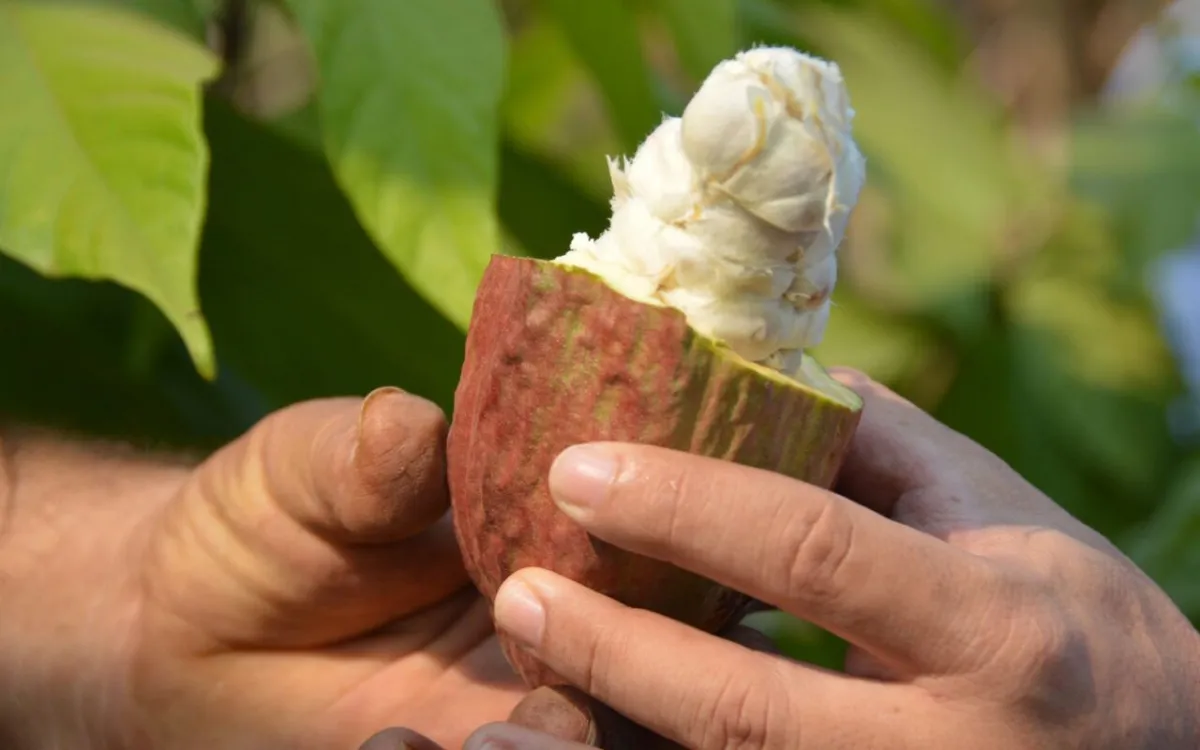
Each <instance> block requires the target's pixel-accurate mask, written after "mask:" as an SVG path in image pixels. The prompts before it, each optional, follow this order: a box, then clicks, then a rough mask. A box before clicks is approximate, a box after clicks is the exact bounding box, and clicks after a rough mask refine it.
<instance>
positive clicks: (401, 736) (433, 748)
mask: <svg viewBox="0 0 1200 750" xmlns="http://www.w3.org/2000/svg"><path fill="white" fill-rule="evenodd" d="M358 750H442V748H441V746H440V745H438V744H437V743H436V742H434V741H433V740H431V739H429V738H428V737H425V736H424V735H421V734H418V733H417V732H414V731H413V730H411V729H406V728H404V727H392V728H390V729H385V730H383V731H382V732H377V733H375V734H373V735H371V737H370V738H368V739H367V741H366V742H364V743H363V744H362V745H360V746H359V748H358Z"/></svg>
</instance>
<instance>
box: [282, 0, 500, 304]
mask: <svg viewBox="0 0 1200 750" xmlns="http://www.w3.org/2000/svg"><path fill="white" fill-rule="evenodd" d="M287 4H288V5H289V6H290V7H291V8H292V10H293V12H294V14H295V16H296V19H297V21H298V22H299V24H300V27H301V28H302V29H303V31H304V33H305V36H306V37H307V39H308V40H309V43H310V44H311V46H312V48H313V52H314V53H315V56H316V61H317V66H318V70H319V72H320V78H321V89H320V94H319V100H318V107H319V113H320V119H321V126H322V132H323V133H324V137H325V149H326V152H327V154H328V157H329V159H330V162H331V163H332V164H333V168H334V172H335V174H336V175H337V178H338V182H339V183H340V184H341V186H342V188H343V189H344V190H345V191H346V194H347V195H348V196H349V198H350V201H351V203H352V204H353V206H354V208H355V211H356V213H357V215H358V217H359V219H360V220H361V221H362V223H363V225H364V226H365V227H366V228H367V230H368V232H369V233H370V234H371V236H372V237H373V238H374V240H375V241H376V243H378V245H379V246H381V247H382V249H383V251H384V253H385V254H386V255H387V257H388V258H389V259H390V260H391V261H392V262H393V263H394V264H395V265H396V267H397V268H399V269H400V271H401V272H402V273H403V274H404V275H405V276H406V277H407V278H408V280H409V281H410V282H411V283H412V284H413V286H415V287H416V288H417V289H419V290H420V291H421V293H422V294H424V295H425V296H426V298H428V299H429V300H430V301H431V302H432V303H433V304H434V305H435V306H437V308H438V309H439V310H441V311H442V312H443V313H444V314H445V315H447V316H448V317H450V318H451V319H452V320H453V321H455V322H456V323H457V324H458V325H460V326H465V325H466V324H467V321H468V320H469V317H470V313H471V304H472V300H473V299H474V294H475V286H476V284H477V283H478V281H479V278H480V276H481V275H482V273H483V269H484V267H485V266H486V264H487V261H488V259H489V257H490V256H491V254H492V253H494V252H496V251H497V250H498V248H499V243H500V240H499V231H498V224H497V220H496V216H495V190H496V180H497V162H498V158H497V154H498V144H499V128H498V124H497V122H498V119H499V115H498V108H499V102H500V97H501V93H502V89H503V84H504V34H503V29H502V27H501V24H500V19H499V17H498V15H497V11H496V9H495V8H494V7H493V4H492V3H491V2H490V1H489V0H403V2H397V1H396V0H338V1H337V2H327V1H326V0H287Z"/></svg>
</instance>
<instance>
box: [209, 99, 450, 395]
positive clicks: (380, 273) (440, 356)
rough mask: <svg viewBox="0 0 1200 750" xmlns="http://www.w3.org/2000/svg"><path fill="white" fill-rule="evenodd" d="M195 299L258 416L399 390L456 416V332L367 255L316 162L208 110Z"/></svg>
mask: <svg viewBox="0 0 1200 750" xmlns="http://www.w3.org/2000/svg"><path fill="white" fill-rule="evenodd" d="M207 110H208V114H207V118H206V129H207V133H208V137H209V140H210V141H211V143H212V151H213V165H212V177H211V183H212V205H211V207H210V210H209V216H208V222H207V224H206V226H205V235H204V252H203V255H202V258H201V261H202V262H201V268H200V289H201V294H202V297H203V299H204V305H205V309H206V310H207V311H208V315H209V319H210V320H211V322H212V328H213V338H214V341H215V342H216V349H217V353H218V355H219V356H220V358H221V361H222V362H228V363H229V364H230V366H231V367H233V368H236V369H237V371H238V372H239V373H241V374H242V375H243V376H244V377H245V378H246V379H247V380H248V381H250V382H251V383H252V384H253V385H254V387H255V388H256V389H257V390H258V391H260V392H261V393H263V394H264V395H265V397H266V398H267V400H268V406H270V407H278V406H282V405H285V404H289V403H293V402H295V401H298V400H301V399H307V398H313V397H319V396H329V395H356V394H357V395H361V394H363V393H366V392H368V391H370V390H371V389H373V388H375V387H377V386H381V385H396V386H400V387H402V388H405V389H408V390H410V391H413V392H415V393H418V394H420V395H422V396H425V397H426V398H429V399H431V400H433V401H435V402H437V403H438V404H439V405H440V406H442V407H443V408H444V409H446V410H449V409H450V407H451V406H452V402H453V396H454V388H455V385H456V384H457V382H458V374H459V370H460V368H461V366H462V356H463V344H464V340H463V334H462V332H461V331H459V330H458V329H457V328H456V327H455V326H454V325H453V324H452V323H450V322H449V321H448V320H447V319H446V318H444V317H442V316H441V315H440V314H439V313H438V312H437V311H436V310H435V309H434V308H433V307H432V306H430V305H429V304H428V303H427V302H426V301H425V300H423V299H422V298H421V296H420V295H418V294H417V292H415V291H414V290H413V288H412V287H411V286H409V285H408V284H407V283H405V281H404V279H403V277H401V276H400V274H398V273H396V271H395V269H393V268H392V267H391V266H389V265H388V262H387V261H386V260H385V259H384V258H383V257H382V256H381V255H380V254H379V252H378V251H377V250H376V248H375V246H374V244H373V243H372V242H371V239H370V238H369V237H368V236H367V234H366V233H365V232H364V230H363V228H362V227H361V226H360V224H359V223H358V221H357V220H356V219H355V216H354V212H353V210H352V208H351V207H350V205H349V203H348V202H347V200H346V198H345V196H344V195H343V194H342V192H341V191H340V190H339V188H338V185H337V183H336V182H335V180H334V176H333V175H332V174H331V172H330V169H329V166H328V165H327V164H326V163H325V161H324V159H323V158H322V156H321V154H320V153H317V152H314V151H313V150H311V149H309V148H307V147H305V145H303V142H295V141H293V140H291V139H288V138H283V137H280V135H279V134H278V133H276V132H272V130H271V129H269V128H268V127H267V126H265V125H261V124H256V123H253V122H250V121H249V120H247V119H245V118H243V117H242V116H240V115H237V114H235V113H233V112H232V111H231V110H230V108H229V107H228V106H226V105H223V104H221V103H219V102H215V101H213V102H210V104H209V106H208V108H207Z"/></svg>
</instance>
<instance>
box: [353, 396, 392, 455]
mask: <svg viewBox="0 0 1200 750" xmlns="http://www.w3.org/2000/svg"><path fill="white" fill-rule="evenodd" d="M397 393H404V391H403V390H401V389H399V388H397V387H395V386H391V385H385V386H381V387H379V388H376V389H375V390H373V391H371V392H370V393H368V394H367V395H366V396H364V397H363V400H362V404H361V405H360V406H359V407H358V427H357V429H356V430H355V431H354V436H355V441H356V442H362V436H363V430H364V429H365V427H366V423H367V417H369V416H370V415H371V412H373V411H374V407H375V404H376V403H377V402H379V401H382V400H384V399H385V398H386V397H388V396H392V395H395V394H397Z"/></svg>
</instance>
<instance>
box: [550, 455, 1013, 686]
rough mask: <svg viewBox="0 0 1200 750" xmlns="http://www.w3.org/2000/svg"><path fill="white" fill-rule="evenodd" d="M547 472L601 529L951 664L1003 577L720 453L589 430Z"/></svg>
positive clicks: (867, 638)
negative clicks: (966, 621) (630, 441)
mask: <svg viewBox="0 0 1200 750" xmlns="http://www.w3.org/2000/svg"><path fill="white" fill-rule="evenodd" d="M549 484H550V491H551V493H552V495H553V497H554V499H555V501H556V502H557V503H558V504H559V507H560V508H561V509H562V510H563V511H564V512H565V513H567V514H568V515H570V516H571V517H573V518H574V519H575V520H576V521H578V522H579V523H580V524H582V525H583V526H584V527H585V528H586V529H587V530H588V531H589V532H590V533H592V534H594V535H595V536H597V537H599V538H600V539H603V540H605V541H607V542H609V543H611V544H614V545H617V546H619V547H622V548H624V549H628V550H631V551H633V552H637V553H641V554H644V555H648V556H650V557H654V558H658V559H660V560H664V561H667V562H670V563H673V564H675V565H678V566H680V567H683V568H686V569H688V570H691V571H694V572H696V573H699V574H700V575H703V576H705V577H707V578H711V579H713V580H715V581H718V582H720V583H723V584H725V585H727V586H730V587H731V588H734V589H736V590H738V591H743V592H745V593H747V594H749V595H750V596H753V597H756V598H758V599H761V600H763V601H766V602H770V603H771V604H774V605H776V606H778V607H779V608H780V609H781V610H783V611H786V612H788V613H790V614H792V615H795V616H797V617H800V618H801V619H804V620H807V621H809V622H812V623H813V624H815V625H818V626H820V627H823V628H825V629H826V630H829V631H831V632H833V633H835V634H837V635H839V636H841V637H843V638H845V639H846V640H848V641H850V642H851V643H855V644H857V645H859V646H862V647H863V648H866V649H868V650H870V651H872V652H873V653H875V654H876V655H882V656H883V657H885V658H886V659H887V660H889V661H892V662H895V663H897V664H903V665H919V666H921V667H923V668H925V669H935V670H936V669H940V668H943V667H946V666H948V665H947V663H946V660H951V663H954V664H957V663H958V659H960V658H961V656H962V655H963V654H964V653H966V652H968V651H969V650H970V649H971V648H972V647H973V646H974V645H975V632H974V630H973V629H967V628H964V627H963V624H962V622H961V618H960V614H961V613H964V612H967V613H972V614H974V613H976V612H978V611H980V610H986V609H988V608H989V607H991V606H993V605H994V604H995V603H996V598H997V595H998V593H1000V592H1002V590H1003V589H1002V585H1001V581H1002V579H1001V576H1000V573H999V571H998V569H996V568H994V567H993V566H992V565H991V564H989V563H988V562H986V561H984V560H983V559H981V558H978V557H976V556H974V555H971V554H968V553H966V552H963V551H961V550H958V549H955V548H954V547H951V546H950V545H947V544H945V543H944V542H942V541H940V540H937V539H934V538H932V537H930V536H928V535H926V534H922V533H920V532H918V531H915V530H913V529H911V528H908V527H906V526H903V525H901V524H898V523H895V522H893V521H891V520H889V519H887V518H884V517H883V516H881V515H879V514H877V513H875V512H872V511H870V510H868V509H866V508H863V507H861V506H859V505H857V504H855V503H853V502H850V501H849V500H846V499H844V498H841V497H839V496H837V495H835V494H833V493H831V492H827V491H825V490H822V489H820V488H817V487H814V486H812V485H808V484H804V483H802V482H798V481H795V480H793V479H790V478H788V477H785V476H782V475H779V474H776V473H773V472H769V471H762V470H758V469H752V468H750V467H747V466H742V465H739V464H734V463H731V462H727V461H719V460H716V459H711V458H705V457H702V456H696V455H692V454H688V453H682V452H677V451H671V450H666V449H663V448H657V447H651V446H638V445H626V444H614V443H595V444H590V445H580V446H575V447H573V448H569V449H568V450H566V451H564V452H563V453H562V454H560V455H559V457H558V459H557V460H556V461H555V463H554V464H553V466H552V467H551V470H550V477H549ZM630 603H631V604H634V605H635V606H640V604H639V603H637V602H630ZM976 619H977V618H972V622H975V621H976Z"/></svg>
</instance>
